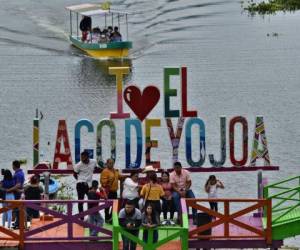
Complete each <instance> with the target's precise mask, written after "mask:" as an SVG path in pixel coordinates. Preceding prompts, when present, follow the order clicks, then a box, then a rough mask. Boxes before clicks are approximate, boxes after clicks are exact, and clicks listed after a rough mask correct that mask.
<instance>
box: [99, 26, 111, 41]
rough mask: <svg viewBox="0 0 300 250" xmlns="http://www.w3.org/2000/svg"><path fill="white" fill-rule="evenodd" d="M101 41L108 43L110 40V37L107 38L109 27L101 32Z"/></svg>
mask: <svg viewBox="0 0 300 250" xmlns="http://www.w3.org/2000/svg"><path fill="white" fill-rule="evenodd" d="M99 42H100V43H108V42H109V39H108V38H107V29H104V30H103V31H102V32H101V34H100V39H99Z"/></svg>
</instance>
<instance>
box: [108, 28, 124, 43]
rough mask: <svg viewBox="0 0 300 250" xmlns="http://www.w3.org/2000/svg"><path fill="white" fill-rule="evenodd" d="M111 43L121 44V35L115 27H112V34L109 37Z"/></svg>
mask: <svg viewBox="0 0 300 250" xmlns="http://www.w3.org/2000/svg"><path fill="white" fill-rule="evenodd" d="M111 41H112V42H122V35H121V33H120V32H119V28H118V27H117V26H115V27H114V32H113V35H112V37H111Z"/></svg>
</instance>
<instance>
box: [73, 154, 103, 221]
mask: <svg viewBox="0 0 300 250" xmlns="http://www.w3.org/2000/svg"><path fill="white" fill-rule="evenodd" d="M80 157H81V161H80V162H78V163H77V164H76V165H75V167H74V177H75V179H76V180H77V184H76V190H77V196H78V200H84V197H85V195H86V196H87V195H88V192H89V187H91V186H92V180H93V173H94V169H95V168H98V164H97V161H96V160H94V159H90V158H89V153H88V152H87V151H83V152H82V153H81V154H80ZM78 211H79V213H81V212H83V203H82V202H79V203H78ZM82 219H83V218H82Z"/></svg>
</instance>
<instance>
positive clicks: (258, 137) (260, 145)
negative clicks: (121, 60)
mask: <svg viewBox="0 0 300 250" xmlns="http://www.w3.org/2000/svg"><path fill="white" fill-rule="evenodd" d="M109 72H110V74H113V75H116V82H117V107H118V110H117V112H114V113H111V114H110V119H103V120H101V121H100V122H99V123H98V124H97V128H96V159H97V161H98V163H99V164H100V165H103V164H104V159H103V157H102V143H105V142H103V141H102V130H103V128H104V127H108V128H109V130H110V137H111V140H110V143H111V145H110V147H111V158H112V159H116V142H117V136H116V126H115V123H114V121H113V119H124V120H125V124H124V127H125V157H126V160H125V167H126V168H139V167H140V166H141V163H142V162H141V161H142V154H143V152H145V161H146V162H145V164H146V165H148V164H153V165H155V166H156V167H159V166H160V162H159V161H153V160H151V149H152V148H159V142H158V141H157V140H153V139H152V138H151V129H152V128H153V127H160V126H161V119H147V116H148V114H149V113H150V112H151V110H152V109H153V108H154V107H155V106H156V104H157V103H158V101H159V99H160V91H159V89H158V88H157V87H155V86H151V85H150V86H147V87H146V88H145V89H144V90H143V92H141V91H140V89H139V88H138V87H136V86H134V85H129V86H127V87H126V88H125V90H124V92H123V89H122V86H123V75H125V74H128V72H129V68H128V67H115V68H110V69H109ZM171 76H180V77H181V112H180V111H179V110H171V107H170V98H171V97H173V98H175V97H176V96H177V90H176V89H172V88H171V86H170V83H171V82H170V78H171ZM123 97H124V100H125V102H126V103H127V104H128V106H129V107H130V108H131V109H132V111H133V112H134V113H135V114H136V116H137V117H138V118H139V119H132V118H130V113H124V112H123ZM187 102H188V98H187V69H186V67H181V68H165V69H164V104H165V105H164V114H165V117H164V119H165V122H166V125H167V128H168V135H169V136H168V137H169V139H170V144H171V147H172V148H171V149H170V152H172V156H173V160H174V161H176V160H177V159H178V148H179V145H180V142H181V134H182V130H183V129H185V156H186V160H187V163H188V164H189V165H190V166H191V167H201V166H203V164H204V162H205V158H206V142H205V123H204V121H203V120H202V119H201V118H199V117H197V111H189V110H188V109H187ZM174 117H175V118H178V121H177V125H176V129H174V126H173V123H172V120H171V118H174ZM144 120H145V121H144ZM143 121H144V126H145V151H143V134H142V131H143V130H142V125H143ZM34 124H35V125H34V131H35V134H34V164H36V163H38V155H39V154H38V150H39V145H38V137H39V128H38V127H39V126H38V120H35V121H34ZM237 124H240V125H241V126H242V145H243V148H242V157H241V158H240V159H237V157H236V156H235V150H234V145H235V126H236V125H237ZM82 127H86V128H87V130H88V132H89V133H94V126H93V124H92V122H91V121H89V120H88V119H81V120H79V121H78V122H77V123H76V125H75V162H78V161H79V160H80V152H81V151H82V150H83V149H81V147H80V144H81V133H80V131H81V128H82ZM193 127H198V128H199V129H198V131H199V132H198V134H197V135H195V134H193V135H192V128H193ZM132 128H133V129H134V130H135V132H136V133H135V135H136V142H137V144H136V147H137V148H136V151H135V152H136V157H135V159H131V156H132V154H131V139H132V135H131V130H132ZM197 136H198V137H199V140H198V141H199V146H198V148H197V149H192V138H195V137H197ZM68 138H69V137H68V131H67V124H66V121H65V120H60V121H59V124H58V130H57V138H56V145H55V153H54V161H53V168H54V169H57V168H58V167H59V163H61V162H66V163H67V165H68V167H69V168H71V167H72V165H73V163H72V157H71V150H70V143H69V139H68ZM62 143H64V152H62V151H61V150H62V149H61V148H62V147H61V144H62ZM226 145H227V143H226V117H220V153H219V155H220V158H219V159H216V157H214V155H213V154H209V155H208V158H209V162H210V164H211V165H212V166H223V165H224V163H225V161H226ZM86 150H88V151H89V152H90V155H91V157H94V149H86ZM192 150H196V152H197V153H198V154H199V156H198V157H197V159H193V157H192ZM229 152H230V160H231V163H232V165H233V166H244V165H245V164H246V163H247V161H248V122H247V119H246V118H245V117H242V116H236V117H233V118H232V119H231V120H230V122H229ZM194 155H195V154H194ZM194 158H196V157H194ZM260 158H262V159H263V160H264V165H270V157H269V151H268V147H267V139H266V133H265V126H264V120H263V117H262V116H258V117H256V121H255V133H254V138H253V144H252V151H251V159H250V166H255V164H256V161H257V159H260Z"/></svg>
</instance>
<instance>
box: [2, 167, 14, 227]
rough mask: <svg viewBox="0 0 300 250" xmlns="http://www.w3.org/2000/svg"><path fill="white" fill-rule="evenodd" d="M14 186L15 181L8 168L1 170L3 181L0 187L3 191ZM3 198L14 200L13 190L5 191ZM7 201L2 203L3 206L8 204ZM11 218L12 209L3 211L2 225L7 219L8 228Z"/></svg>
mask: <svg viewBox="0 0 300 250" xmlns="http://www.w3.org/2000/svg"><path fill="white" fill-rule="evenodd" d="M14 186H15V181H14V179H13V176H12V173H11V172H10V170H8V169H5V170H3V181H2V182H1V187H2V189H3V191H4V192H5V190H7V189H10V188H12V187H14ZM4 197H5V200H14V199H15V195H14V193H13V192H11V193H8V192H5V196H4ZM8 205H9V203H3V207H6V206H8ZM11 220H12V210H8V211H6V212H4V213H3V216H2V226H3V227H5V222H6V221H7V227H8V228H10V226H11Z"/></svg>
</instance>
